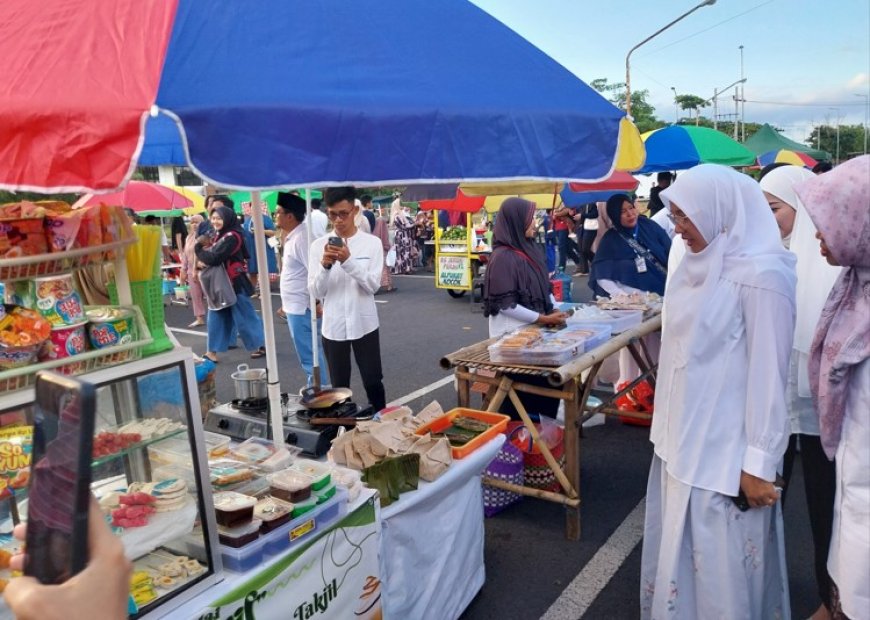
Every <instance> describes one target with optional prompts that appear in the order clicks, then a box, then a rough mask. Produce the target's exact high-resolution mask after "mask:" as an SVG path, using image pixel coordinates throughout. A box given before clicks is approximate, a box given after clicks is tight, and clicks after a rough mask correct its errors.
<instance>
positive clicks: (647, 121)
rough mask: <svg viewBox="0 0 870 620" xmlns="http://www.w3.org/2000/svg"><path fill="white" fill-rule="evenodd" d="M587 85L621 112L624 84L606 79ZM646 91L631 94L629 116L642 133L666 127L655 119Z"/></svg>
mask: <svg viewBox="0 0 870 620" xmlns="http://www.w3.org/2000/svg"><path fill="white" fill-rule="evenodd" d="M589 85H590V86H591V87H592V88H594V89H595V90H597V91H598V92H600V93H601V94H603V95H605V96H606V97H607V98H608V100H609V101H610V102H611V103H612V104H614V105H615V106H616V107H618V108H619V109H621V110H624V109H625V82H614V83H610V82H608V81H607V79H606V78H599V79H597V80H592V82H590V83H589ZM648 97H649V91H648V90H636V91H633V92H632V93H631V116H632V118H633V120H634V124H635V125H636V126H637V128H638V130H639V131H640V132H641V133H643V132H645V131H652V130H653V129H658V128H660V127H664V126H666V125H667V123H665V122H664V121H662V120H661V119H659V118H656V115H655V110H656V109H655V108H654V107H653V106H652V105H651V104H650V103H649V102H648V101H647V98H648Z"/></svg>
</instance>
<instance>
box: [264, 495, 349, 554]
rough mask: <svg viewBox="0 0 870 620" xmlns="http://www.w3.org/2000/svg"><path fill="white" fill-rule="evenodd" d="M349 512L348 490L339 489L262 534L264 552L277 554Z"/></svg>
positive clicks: (305, 539)
mask: <svg viewBox="0 0 870 620" xmlns="http://www.w3.org/2000/svg"><path fill="white" fill-rule="evenodd" d="M345 514H347V491H345V490H344V489H338V490H337V491H336V493H335V495H334V496H333V497H332V498H330V499H329V500H327V501H326V502H324V503H322V504H320V505H319V506H317V507H316V508H314V509H313V510H311V511H309V512H307V513H305V514H303V515H301V516H299V517H296V518H294V519H293V520H292V521H290V522H289V523H285V524H284V525H282V526H280V527H278V528H276V529H274V530H272V531H271V532H269V533H268V534H264V535H263V536H260V541H261V542H262V543H263V552H264V553H265V555H267V556H275V555H279V554H281V553H284V552H286V551H287V550H288V549H290V548H292V547H295V546H296V545H298V544H300V543H303V542H305V541H307V540H309V539H310V538H312V537H313V536H314V535H315V534H317V532H321V531H323V530H324V529H325V528H328V527H331V526H332V524H333V523H335V522H336V521H338V520H339V519H341V517H343V516H344V515H345Z"/></svg>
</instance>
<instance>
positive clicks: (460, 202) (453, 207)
mask: <svg viewBox="0 0 870 620" xmlns="http://www.w3.org/2000/svg"><path fill="white" fill-rule="evenodd" d="M484 202H486V196H466V195H465V194H464V193H462V190H460V189H457V190H456V196H455V197H454V198H450V199H448V200H421V201H420V209H422V210H423V211H432V210H433V209H438V210H439V211H453V212H458V213H477V212H478V211H480V210H481V209H482V208H483V204H484Z"/></svg>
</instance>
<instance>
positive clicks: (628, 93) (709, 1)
mask: <svg viewBox="0 0 870 620" xmlns="http://www.w3.org/2000/svg"><path fill="white" fill-rule="evenodd" d="M714 4H716V0H704V1H703V2H701V3H700V4H698V5H697V6H696V7H694V8H693V9H691V10H689V11H686V12H685V13H683V14H682V15H680V16H679V17H678V18H677V19H675V20H674V21H672V22H670V23H669V24H667V25H665V26H662V27H661V28H659V29H658V30H656V31H655V32H654V33H652V34H651V35H649V36H648V37H647V38H646V39H644V40H643V41H641V42H640V43H638V44H637V45H635V46H634V47H633V48H631V49H630V50H628V54H626V55H625V113H626V114H627V115H628V117H629V118H631V64H630V63H631V55H632V53H633V52H634V50H636V49H637V48H639V47H640V46H641V45H643V44H644V43H647V42H649V41H650V40H652V39H654V38H656V37H657V36H659V35H660V34H661V33H663V32H664V31H665V30H667V29H668V28H670V27H671V26H673V25H674V24H676V23H677V22H679V21H681V20H683V19H685V18H686V17H688V16H689V15H691V14H692V13H694V12H695V11H697V10H698V9H700V8H703V7H705V6H713V5H714Z"/></svg>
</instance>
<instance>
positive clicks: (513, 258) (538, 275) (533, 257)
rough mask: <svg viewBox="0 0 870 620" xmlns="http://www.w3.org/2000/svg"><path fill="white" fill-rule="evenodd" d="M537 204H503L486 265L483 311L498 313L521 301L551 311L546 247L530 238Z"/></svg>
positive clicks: (537, 309)
mask: <svg viewBox="0 0 870 620" xmlns="http://www.w3.org/2000/svg"><path fill="white" fill-rule="evenodd" d="M534 217H535V205H534V203H532V202H529V201H528V200H523V199H522V198H508V199H506V200H505V201H504V202H503V203H501V208H500V209H499V212H498V215H497V216H496V220H495V226H494V227H493V231H492V239H493V251H492V257H491V258H490V260H489V265H488V266H487V268H486V277H485V290H486V298H485V299H484V305H483V314H484V316H494V315H496V314H498V313H499V311H500V310H505V309H508V308H514V307H516V306H517V305H518V304H519V305H521V306H524V307H526V308H529V309H530V310H534V311H535V312H538V313H543V314H549V313H550V312H552V310H553V306H552V304H551V303H550V282H549V280H548V279H547V263H546V258H545V256H544V251H543V249H542V248H541V247H540V246H539V245H538V244H536V243H535V242H534V241H533V240H532V239H528V238H527V237H526V229H527V228H528V227H529V224H531V223H532V219H533V218H534Z"/></svg>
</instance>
